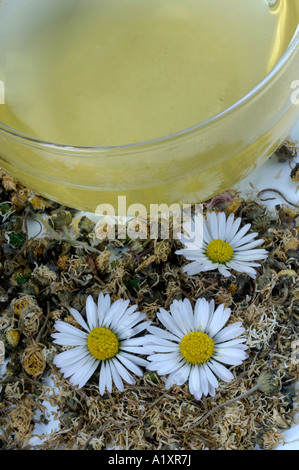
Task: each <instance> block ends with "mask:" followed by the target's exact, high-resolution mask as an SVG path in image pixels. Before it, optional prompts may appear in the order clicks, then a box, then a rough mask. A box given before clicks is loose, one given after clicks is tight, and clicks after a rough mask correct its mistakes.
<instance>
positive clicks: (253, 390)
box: [180, 385, 259, 431]
mask: <svg viewBox="0 0 299 470" xmlns="http://www.w3.org/2000/svg"><path fill="white" fill-rule="evenodd" d="M258 389H259V386H258V385H254V386H253V387H252V388H251V389H250V390H247V392H244V393H242V394H241V395H239V396H237V397H235V398H232V399H231V400H228V401H226V402H224V403H221V404H220V405H218V406H215V408H213V409H212V410H210V411H209V412H208V413H207V414H205V415H204V416H203V417H202V418H200V419H198V420H195V421H194V423H193V424H192V425H191V426H188V429H192V428H195V427H196V426H199V425H200V424H202V423H203V422H204V421H205V420H206V419H208V418H210V416H212V415H213V414H215V413H217V411H219V410H220V409H221V408H224V407H226V406H229V405H231V404H232V403H234V402H236V401H239V400H243V398H246V397H248V395H251V394H252V393H254V392H256V391H257V390H258ZM180 431H183V429H180Z"/></svg>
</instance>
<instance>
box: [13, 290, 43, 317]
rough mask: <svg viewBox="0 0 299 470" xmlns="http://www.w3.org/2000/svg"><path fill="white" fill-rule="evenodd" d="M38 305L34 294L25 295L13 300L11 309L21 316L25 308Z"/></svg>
mask: <svg viewBox="0 0 299 470" xmlns="http://www.w3.org/2000/svg"><path fill="white" fill-rule="evenodd" d="M35 305H37V302H36V299H35V297H33V296H32V295H23V296H22V297H19V298H15V299H13V300H12V302H11V305H10V307H11V310H12V311H13V312H14V313H15V314H16V315H17V316H18V317H19V316H20V315H21V313H22V311H23V309H25V308H27V307H30V306H35Z"/></svg>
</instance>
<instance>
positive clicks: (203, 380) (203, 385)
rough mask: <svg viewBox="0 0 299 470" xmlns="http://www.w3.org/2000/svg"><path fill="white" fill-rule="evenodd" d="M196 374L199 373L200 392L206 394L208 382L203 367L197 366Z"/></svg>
mask: <svg viewBox="0 0 299 470" xmlns="http://www.w3.org/2000/svg"><path fill="white" fill-rule="evenodd" d="M198 374H199V381H200V388H201V390H202V393H203V394H204V395H205V396H207V395H208V393H209V383H208V379H207V375H206V373H205V370H204V368H203V367H199V368H198Z"/></svg>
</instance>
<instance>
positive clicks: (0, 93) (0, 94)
mask: <svg viewBox="0 0 299 470" xmlns="http://www.w3.org/2000/svg"><path fill="white" fill-rule="evenodd" d="M0 104H5V86H4V82H3V81H2V80H0Z"/></svg>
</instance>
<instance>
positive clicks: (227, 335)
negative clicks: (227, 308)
mask: <svg viewBox="0 0 299 470" xmlns="http://www.w3.org/2000/svg"><path fill="white" fill-rule="evenodd" d="M241 324H242V323H241V322H237V323H233V324H232V325H229V326H226V327H225V328H223V330H221V331H219V332H218V333H217V335H216V336H215V337H214V338H213V339H214V341H215V343H222V342H223V341H228V340H230V339H233V338H236V336H240V335H242V334H243V333H244V331H245V328H243V327H241Z"/></svg>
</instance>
